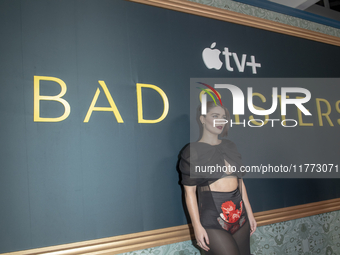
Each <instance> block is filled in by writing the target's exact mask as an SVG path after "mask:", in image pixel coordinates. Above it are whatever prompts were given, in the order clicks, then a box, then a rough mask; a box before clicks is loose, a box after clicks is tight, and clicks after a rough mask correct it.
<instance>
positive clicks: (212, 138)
mask: <svg viewBox="0 0 340 255" xmlns="http://www.w3.org/2000/svg"><path fill="white" fill-rule="evenodd" d="M199 142H202V143H208V144H210V145H217V144H220V143H221V140H220V139H218V135H215V134H211V133H210V134H207V133H203V135H202V138H201V139H200V140H199Z"/></svg>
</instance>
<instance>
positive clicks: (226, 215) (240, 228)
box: [179, 102, 256, 255]
mask: <svg viewBox="0 0 340 255" xmlns="http://www.w3.org/2000/svg"><path fill="white" fill-rule="evenodd" d="M200 113H201V110H200V109H198V117H199V118H198V119H199V124H200V125H201V129H202V136H201V139H200V140H199V141H198V142H195V143H191V144H190V146H187V147H186V148H185V149H184V150H183V152H182V153H181V159H180V163H179V168H180V171H181V174H182V180H181V183H182V184H183V186H184V191H185V200H186V205H187V208H188V211H189V214H190V218H191V222H192V226H193V228H194V232H195V237H196V241H197V245H198V246H199V247H201V248H202V249H204V250H205V251H206V252H205V253H206V254H207V255H222V254H224V255H249V254H250V235H251V234H253V233H254V231H255V229H256V221H255V218H254V215H253V212H252V209H251V206H250V203H249V200H248V196H247V191H246V187H245V185H244V183H243V180H242V178H241V177H242V176H243V174H244V173H242V172H241V171H240V170H241V169H240V166H241V165H242V162H241V155H240V154H239V153H238V151H237V149H236V146H235V144H234V143H233V142H231V141H230V140H227V139H222V140H220V139H219V138H218V137H219V135H221V136H226V135H227V133H228V129H229V122H230V116H229V112H228V110H227V109H226V108H225V107H224V106H221V105H219V104H218V105H217V104H216V105H215V103H214V102H208V103H207V114H206V115H200ZM217 119H224V120H227V121H228V122H227V123H226V124H225V122H226V121H216V120H217ZM214 120H215V121H214ZM220 123H221V124H220ZM196 191H197V193H198V200H197V197H196Z"/></svg>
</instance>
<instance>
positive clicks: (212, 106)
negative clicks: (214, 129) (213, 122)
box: [196, 101, 230, 137]
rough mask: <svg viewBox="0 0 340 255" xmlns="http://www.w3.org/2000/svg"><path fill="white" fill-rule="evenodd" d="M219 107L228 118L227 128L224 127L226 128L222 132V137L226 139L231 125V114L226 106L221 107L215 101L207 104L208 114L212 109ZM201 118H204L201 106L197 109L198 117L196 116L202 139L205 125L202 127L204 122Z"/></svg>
mask: <svg viewBox="0 0 340 255" xmlns="http://www.w3.org/2000/svg"><path fill="white" fill-rule="evenodd" d="M217 106H219V107H221V108H222V109H223V110H224V112H225V116H226V120H227V121H228V122H227V123H226V124H225V126H224V128H223V130H222V133H221V134H220V135H221V137H224V136H227V135H228V131H229V126H230V124H229V123H230V113H229V111H228V109H227V108H226V107H225V106H223V105H221V104H220V103H219V102H216V104H215V102H214V101H208V102H207V113H208V112H209V111H210V110H211V109H213V108H215V107H217ZM201 116H204V115H202V114H201V105H199V106H198V108H197V116H196V120H197V122H198V126H199V128H200V137H202V135H203V125H202V122H201V120H200V117H201Z"/></svg>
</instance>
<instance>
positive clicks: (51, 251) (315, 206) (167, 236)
mask: <svg viewBox="0 0 340 255" xmlns="http://www.w3.org/2000/svg"><path fill="white" fill-rule="evenodd" d="M337 210H340V198H335V199H330V200H325V201H320V202H314V203H309V204H303V205H296V206H291V207H286V208H280V209H274V210H269V211H264V212H258V213H255V214H254V215H255V219H256V221H257V225H258V226H263V225H268V224H273V223H278V222H282V221H289V220H294V219H298V218H303V217H308V216H313V215H317V214H321V213H326V212H332V211H337ZM193 236H194V235H193V229H192V227H191V225H190V224H189V225H188V224H186V225H181V226H176V227H170V228H162V229H156V230H150V231H144V232H139V233H133V234H127V235H120V236H115V237H108V238H101V239H96V240H90V241H83V242H78V243H70V244H63V245H57V246H50V247H44V248H38V249H32V250H25V251H17V252H10V253H3V254H2V255H38V254H46V255H47V254H48V255H75V254H77V255H78V254H85V255H90V254H91V255H94V254H96V255H109V254H118V253H123V252H129V251H137V250H142V249H147V248H151V247H157V246H161V245H166V244H172V243H178V242H183V241H188V240H190V239H193Z"/></svg>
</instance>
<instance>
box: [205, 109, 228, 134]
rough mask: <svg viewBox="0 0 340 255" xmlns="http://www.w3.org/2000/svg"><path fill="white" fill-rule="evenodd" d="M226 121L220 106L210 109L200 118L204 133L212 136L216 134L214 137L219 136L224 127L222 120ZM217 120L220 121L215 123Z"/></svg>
mask: <svg viewBox="0 0 340 255" xmlns="http://www.w3.org/2000/svg"><path fill="white" fill-rule="evenodd" d="M226 119H227V116H226V114H225V111H224V109H223V108H222V107H220V106H216V107H214V108H211V109H210V111H209V112H208V113H207V115H206V116H205V117H204V116H201V122H202V123H205V124H204V125H203V128H204V129H205V130H206V131H208V132H210V133H212V134H216V135H219V134H221V133H222V131H223V128H224V126H225V121H222V120H226ZM214 120H215V121H214ZM217 120H220V121H217ZM214 122H215V123H214Z"/></svg>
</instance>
